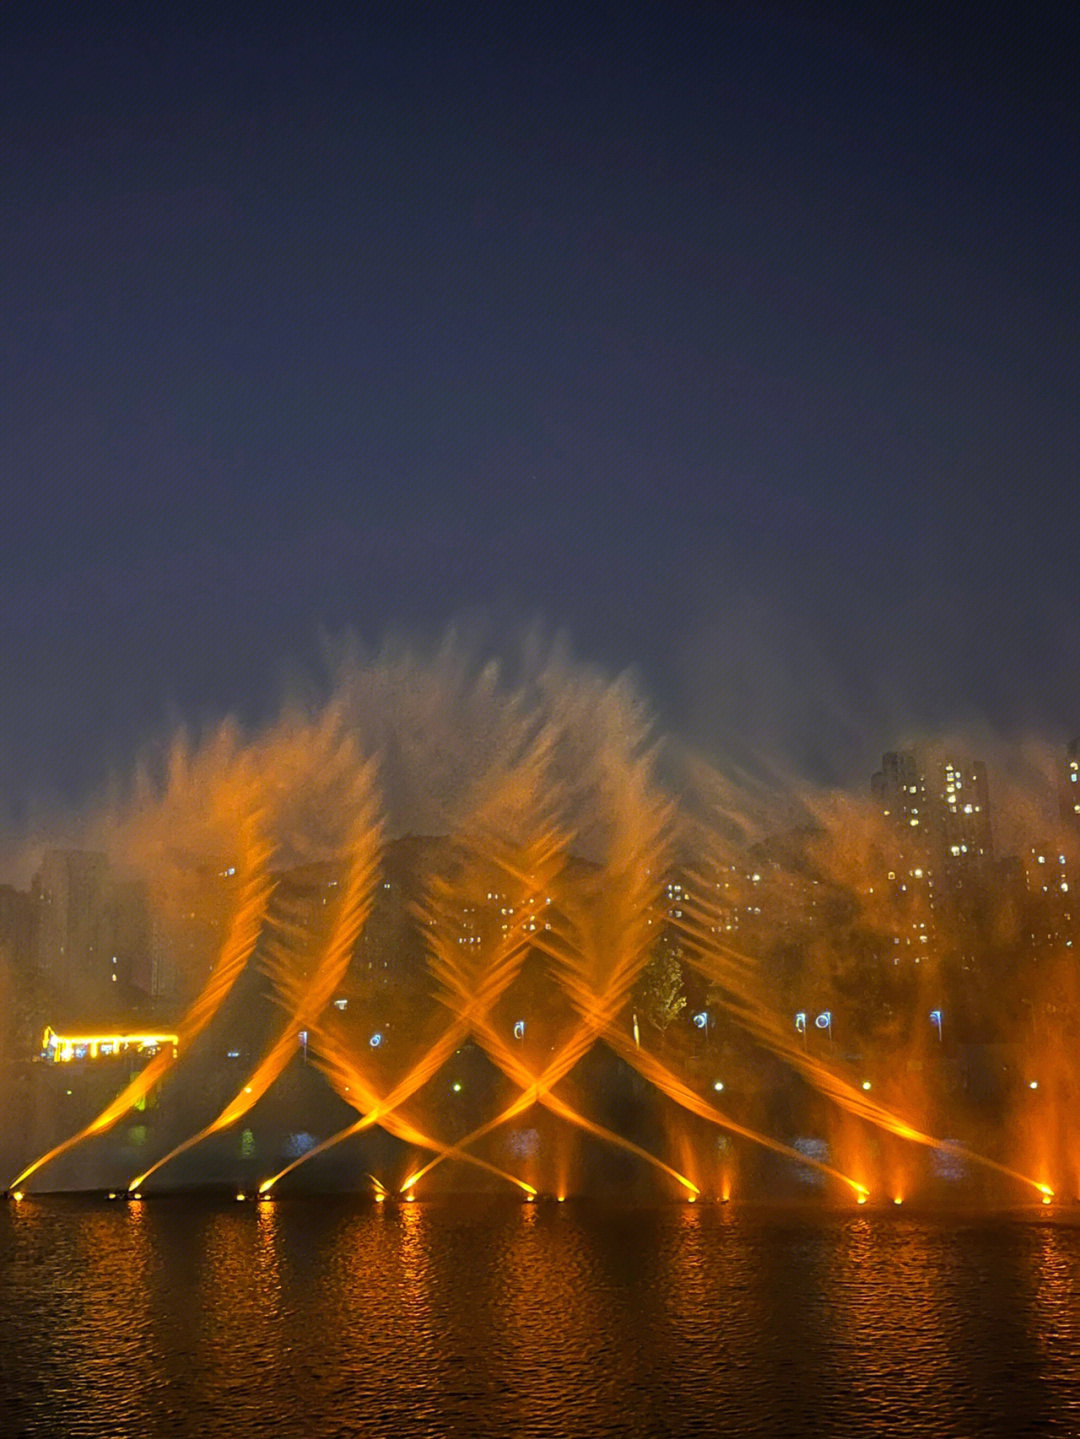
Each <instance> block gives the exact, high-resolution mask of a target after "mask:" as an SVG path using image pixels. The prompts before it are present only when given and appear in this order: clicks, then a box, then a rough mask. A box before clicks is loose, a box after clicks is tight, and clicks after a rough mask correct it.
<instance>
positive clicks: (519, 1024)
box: [514, 1019, 525, 1040]
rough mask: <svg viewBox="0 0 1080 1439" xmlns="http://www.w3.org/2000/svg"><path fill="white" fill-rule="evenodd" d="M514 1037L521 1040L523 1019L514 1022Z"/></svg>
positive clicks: (523, 1029)
mask: <svg viewBox="0 0 1080 1439" xmlns="http://www.w3.org/2000/svg"><path fill="white" fill-rule="evenodd" d="M514 1038H515V1039H521V1040H523V1039H524V1038H525V1021H524V1020H523V1019H519V1020H517V1021H516V1022H515V1024H514Z"/></svg>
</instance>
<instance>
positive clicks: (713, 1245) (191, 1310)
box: [0, 1197, 1080, 1439]
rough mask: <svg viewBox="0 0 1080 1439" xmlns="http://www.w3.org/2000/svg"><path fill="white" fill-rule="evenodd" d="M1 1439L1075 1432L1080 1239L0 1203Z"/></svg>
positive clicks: (419, 1207) (926, 1222) (871, 1221)
mask: <svg viewBox="0 0 1080 1439" xmlns="http://www.w3.org/2000/svg"><path fill="white" fill-rule="evenodd" d="M0 1432H2V1433H3V1434H4V1435H5V1436H7V1435H34V1436H38V1435H40V1436H48V1439H57V1436H64V1435H94V1436H98V1435H109V1436H129V1435H131V1436H134V1435H140V1436H147V1435H150V1436H153V1435H172V1434H176V1435H208V1436H216V1435H224V1434H229V1435H249V1434H250V1435H260V1434H272V1435H285V1436H289V1435H297V1436H301V1435H304V1436H307V1435H311V1436H322V1435H354V1434H355V1435H410V1436H414V1435H467V1436H477V1439H479V1436H483V1435H514V1436H531V1435H565V1436H579V1435H580V1436H587V1435H607V1434H611V1435H616V1434H618V1435H643V1436H660V1435H698V1434H700V1435H714V1434H724V1435H790V1436H793V1439H796V1436H801V1435H836V1436H840V1435H845V1436H846V1435H894V1434H895V1435H901V1434H926V1435H938V1436H945V1435H963V1436H974V1435H1001V1436H1009V1439H1013V1436H1020V1435H1028V1434H1032V1435H1034V1434H1040V1435H1042V1434H1063V1435H1064V1434H1068V1435H1080V1222H1078V1221H1077V1218H1076V1216H1074V1215H1071V1214H1070V1215H1066V1216H1064V1217H1054V1216H1052V1215H1051V1216H1044V1215H1043V1214H1039V1215H1023V1216H1014V1217H1000V1216H998V1217H971V1216H963V1215H956V1214H953V1215H928V1214H922V1215H918V1214H914V1213H911V1214H909V1213H907V1212H906V1211H905V1212H901V1211H889V1212H875V1211H872V1210H870V1209H866V1210H860V1211H853V1212H849V1213H829V1212H824V1211H807V1212H797V1213H796V1212H778V1211H754V1210H747V1209H739V1208H736V1207H733V1206H730V1207H727V1208H717V1207H706V1206H691V1205H683V1206H671V1207H667V1208H655V1209H646V1210H634V1211H630V1210H620V1209H616V1208H607V1207H604V1206H602V1205H596V1204H585V1203H567V1204H565V1205H556V1204H550V1205H537V1206H531V1205H525V1204H517V1203H504V1202H502V1201H500V1202H493V1201H490V1200H475V1201H469V1200H460V1201H457V1200H455V1201H444V1202H441V1203H433V1204H430V1205H429V1204H423V1203H417V1204H411V1205H406V1204H403V1205H400V1206H397V1205H393V1206H391V1205H387V1206H385V1207H379V1206H375V1205H373V1204H371V1203H370V1202H369V1201H365V1200H360V1199H355V1200H354V1199H340V1198H331V1199H316V1198H307V1199H295V1200H282V1201H278V1202H277V1203H275V1204H272V1205H269V1204H267V1205H255V1204H250V1203H248V1204H238V1203H236V1202H235V1201H228V1202H227V1201H223V1200H219V1199H212V1198H207V1197H188V1198H159V1199H152V1200H145V1201H143V1202H142V1203H139V1204H131V1205H128V1204H126V1203H123V1202H117V1203H108V1202H107V1201H105V1200H103V1199H102V1200H97V1199H89V1198H80V1199H62V1198H45V1199H34V1198H32V1197H28V1198H27V1199H25V1200H24V1201H23V1202H22V1203H21V1204H19V1205H16V1204H14V1203H7V1204H4V1205H0Z"/></svg>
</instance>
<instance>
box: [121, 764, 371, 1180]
mask: <svg viewBox="0 0 1080 1439" xmlns="http://www.w3.org/2000/svg"><path fill="white" fill-rule="evenodd" d="M358 784H359V788H360V791H361V793H360V796H359V803H358V805H357V808H358V811H359V812H358V814H357V815H356V818H355V820H354V824H353V836H352V845H351V858H350V864H349V871H348V878H347V880H346V883H345V887H344V891H343V893H342V895H341V898H340V899H339V900H338V905H337V912H336V916H335V920H334V924H333V927H332V930H331V935H330V939H329V941H328V943H327V945H326V947H325V949H324V951H323V954H322V956H321V957H320V959H319V962H318V963H317V964H316V966H315V968H314V970H313V971H312V973H311V974H310V976H302V975H300V974H298V973H297V972H296V970H295V969H294V968H293V965H292V961H293V957H294V950H293V949H292V947H291V946H290V945H289V944H283V945H279V946H278V947H276V948H274V949H272V950H271V957H272V975H273V977H274V979H275V981H276V985H277V989H278V993H279V996H280V998H281V1000H282V1002H283V1003H284V1005H285V1007H286V1009H287V1011H288V1019H287V1020H286V1022H285V1024H284V1026H283V1028H282V1029H281V1031H280V1033H279V1035H278V1038H277V1040H276V1041H275V1043H274V1044H273V1045H272V1046H271V1048H270V1050H269V1051H268V1052H267V1054H266V1055H265V1056H264V1057H263V1060H262V1062H261V1063H260V1064H259V1066H258V1067H257V1069H256V1070H255V1072H254V1073H253V1074H252V1075H251V1076H250V1077H249V1078H248V1080H247V1083H246V1084H244V1085H243V1086H242V1087H241V1089H240V1090H239V1091H238V1092H237V1094H236V1095H234V1097H233V1098H232V1100H231V1101H230V1102H229V1103H228V1104H227V1105H226V1106H225V1108H224V1109H223V1110H222V1111H221V1113H220V1114H219V1115H218V1116H217V1118H216V1119H214V1120H212V1121H211V1123H210V1124H208V1125H205V1126H204V1127H203V1128H202V1129H200V1130H199V1131H198V1132H197V1133H195V1134H193V1135H191V1136H190V1137H189V1138H188V1139H185V1140H184V1141H183V1142H182V1143H180V1144H178V1145H176V1146H175V1147H174V1148H173V1149H171V1150H170V1151H169V1153H168V1154H166V1155H164V1156H163V1157H162V1158H161V1159H159V1160H158V1161H157V1162H156V1163H155V1164H153V1165H151V1166H150V1168H149V1169H147V1170H146V1171H145V1172H144V1173H143V1174H142V1175H140V1176H139V1178H138V1179H137V1180H133V1181H132V1184H131V1186H129V1187H131V1188H135V1187H140V1188H141V1186H142V1185H143V1183H144V1182H145V1181H146V1180H147V1179H148V1178H149V1177H150V1175H152V1174H154V1173H156V1172H157V1170H159V1169H161V1168H162V1166H163V1165H165V1164H167V1163H169V1161H170V1160H172V1159H175V1158H176V1157H177V1156H179V1155H180V1154H183V1153H185V1152H186V1151H187V1150H189V1149H192V1148H193V1147H194V1146H195V1145H197V1144H199V1143H200V1142H201V1141H202V1140H203V1139H206V1138H207V1137H208V1136H209V1135H211V1134H215V1133H217V1132H218V1131H220V1130H222V1129H226V1128H228V1127H229V1126H230V1125H232V1124H235V1123H236V1121H237V1120H238V1119H241V1118H242V1117H243V1116H244V1115H245V1114H247V1113H248V1111H249V1110H250V1109H251V1108H252V1107H253V1106H254V1105H255V1104H256V1103H257V1102H258V1100H259V1099H261V1098H262V1096H263V1095H264V1094H265V1093H266V1092H267V1090H268V1089H269V1088H270V1086H271V1085H272V1084H273V1083H274V1081H275V1080H276V1079H277V1078H278V1076H279V1075H280V1074H281V1073H282V1071H283V1070H284V1068H285V1066H286V1065H287V1064H288V1063H289V1061H290V1060H291V1059H292V1058H293V1057H294V1055H295V1054H296V1048H297V1040H296V1036H297V1034H298V1033H300V1032H302V1031H307V1030H309V1029H314V1028H315V1027H316V1026H317V1024H318V1023H319V1021H320V1019H321V1016H322V1013H323V1011H324V1010H325V1009H326V1008H327V1007H328V1006H329V1004H330V1001H331V1000H332V998H333V996H334V994H335V992H336V991H337V989H338V988H339V986H340V984H341V981H342V979H343V977H344V974H345V971H346V970H347V968H348V966H349V962H350V960H351V959H352V954H353V950H354V948H355V946H356V941H357V939H358V938H359V936H360V933H361V931H362V929H363V927H364V923H365V921H366V919H367V916H368V914H369V912H370V909H371V899H372V891H373V888H374V884H375V878H376V875H377V873H378V863H379V852H380V839H381V829H380V824H379V820H378V815H377V811H376V807H375V798H374V788H373V768H372V766H371V765H370V764H369V765H367V766H366V767H364V768H363V769H362V770H361V771H360V773H359V776H358ZM263 1192H265V1191H263Z"/></svg>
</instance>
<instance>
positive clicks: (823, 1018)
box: [814, 1009, 832, 1044]
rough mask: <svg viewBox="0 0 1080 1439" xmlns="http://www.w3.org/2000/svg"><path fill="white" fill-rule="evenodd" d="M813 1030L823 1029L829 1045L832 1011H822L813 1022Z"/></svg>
mask: <svg viewBox="0 0 1080 1439" xmlns="http://www.w3.org/2000/svg"><path fill="white" fill-rule="evenodd" d="M814 1028H815V1029H824V1030H825V1032H826V1033H827V1034H828V1036H829V1043H830V1044H831V1043H832V1010H831V1009H823V1010H822V1011H821V1013H820V1014H819V1015H818V1017H817V1018H816V1019H815V1020H814Z"/></svg>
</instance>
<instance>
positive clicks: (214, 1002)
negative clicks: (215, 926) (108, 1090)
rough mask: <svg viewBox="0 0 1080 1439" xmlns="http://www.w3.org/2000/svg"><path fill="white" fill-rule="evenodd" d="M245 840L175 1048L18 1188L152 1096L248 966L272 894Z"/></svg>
mask: <svg viewBox="0 0 1080 1439" xmlns="http://www.w3.org/2000/svg"><path fill="white" fill-rule="evenodd" d="M246 830H247V833H246V837H245V840H244V844H243V848H242V851H241V854H240V857H239V863H238V865H237V869H238V871H239V874H240V886H239V893H238V895H237V901H236V907H235V909H234V911H233V915H232V919H231V920H230V922H229V928H228V932H227V934H226V936H225V942H224V944H223V945H222V947H221V953H220V955H219V956H218V960H217V963H216V964H215V965H214V968H213V970H212V972H211V974H210V978H209V979H208V980H207V982H206V984H205V986H204V987H203V989H202V991H201V993H200V994H199V995H198V997H197V998H196V999H195V1001H194V1003H193V1004H192V1005H191V1007H190V1009H189V1010H188V1011H187V1013H186V1014H185V1015H184V1016H183V1018H182V1019H181V1020H180V1023H179V1025H178V1026H177V1043H176V1046H175V1047H174V1048H173V1049H171V1050H166V1049H162V1050H160V1051H159V1052H158V1054H156V1055H155V1056H154V1057H153V1058H152V1059H151V1060H150V1062H149V1064H147V1065H146V1067H145V1068H144V1069H142V1070H141V1071H140V1072H139V1073H138V1074H137V1075H135V1077H134V1078H133V1079H132V1080H131V1082H130V1083H129V1084H128V1085H127V1086H126V1087H125V1088H124V1089H123V1090H122V1091H121V1092H120V1094H118V1095H117V1096H116V1098H115V1099H114V1100H112V1101H111V1103H109V1104H108V1105H106V1107H105V1108H104V1109H103V1110H102V1111H101V1113H100V1114H98V1115H97V1116H96V1117H95V1118H94V1119H92V1120H91V1121H90V1123H89V1124H87V1125H85V1126H84V1128H82V1129H80V1130H79V1131H78V1133H77V1134H73V1135H72V1136H71V1137H70V1138H69V1139H65V1140H64V1141H63V1142H62V1143H61V1144H57V1145H56V1146H55V1147H54V1148H52V1149H50V1150H49V1151H48V1153H47V1154H43V1155H42V1156H41V1157H40V1158H39V1159H36V1160H35V1161H34V1162H33V1164H31V1165H28V1166H27V1168H26V1169H24V1170H23V1172H22V1173H21V1174H20V1175H19V1176H18V1178H17V1179H16V1180H15V1183H16V1184H21V1183H23V1181H24V1180H26V1179H29V1177H30V1176H31V1175H32V1174H34V1173H36V1172H37V1171H38V1170H39V1169H41V1168H42V1167H43V1166H44V1165H46V1164H48V1163H50V1162H51V1161H52V1160H54V1159H57V1158H59V1156H60V1155H61V1154H65V1153H67V1151H68V1150H70V1149H73V1148H74V1147H75V1146H76V1145H77V1144H81V1143H82V1142H83V1141H84V1140H86V1139H89V1138H90V1137H91V1136H93V1135H95V1134H103V1133H104V1132H105V1131H106V1130H108V1129H111V1128H112V1126H113V1125H114V1124H115V1123H116V1122H117V1121H118V1120H120V1119H122V1118H123V1117H124V1115H125V1114H127V1113H129V1112H130V1111H131V1110H132V1109H133V1108H134V1107H135V1106H136V1105H137V1104H138V1103H139V1102H140V1101H141V1100H143V1099H145V1098H146V1096H147V1095H148V1094H149V1093H150V1092H151V1090H152V1089H153V1088H154V1086H155V1085H156V1084H158V1083H160V1081H161V1080H162V1079H163V1078H164V1077H165V1075H166V1074H167V1073H168V1072H169V1070H170V1069H172V1067H173V1065H174V1064H175V1062H176V1059H177V1057H178V1055H179V1054H183V1053H186V1052H187V1050H188V1049H189V1047H190V1046H191V1044H192V1043H193V1042H194V1040H195V1039H196V1038H197V1037H198V1035H200V1034H201V1033H202V1031H203V1030H204V1029H205V1028H206V1027H207V1025H208V1024H209V1023H210V1022H211V1020H212V1019H213V1018H214V1016H215V1015H216V1014H217V1013H218V1011H219V1010H220V1008H221V1006H222V1004H223V1003H224V1001H225V999H226V998H227V996H228V994H229V992H230V990H231V989H232V987H233V985H234V984H235V983H236V980H237V979H238V978H239V976H240V974H241V972H242V971H243V969H244V967H245V966H246V965H247V963H248V961H249V960H250V958H251V956H252V954H253V953H254V950H255V946H256V944H257V942H258V939H259V935H260V933H261V931H262V928H263V925H264V924H265V921H266V913H267V908H268V906H269V903H270V896H271V894H272V892H273V887H274V886H273V881H272V879H271V877H270V874H269V868H268V867H269V862H270V857H271V853H272V850H271V847H270V845H269V844H268V843H267V842H266V841H265V839H263V838H262V836H261V835H259V834H258V833H257V832H256V830H255V826H254V824H250V825H248V826H246Z"/></svg>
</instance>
